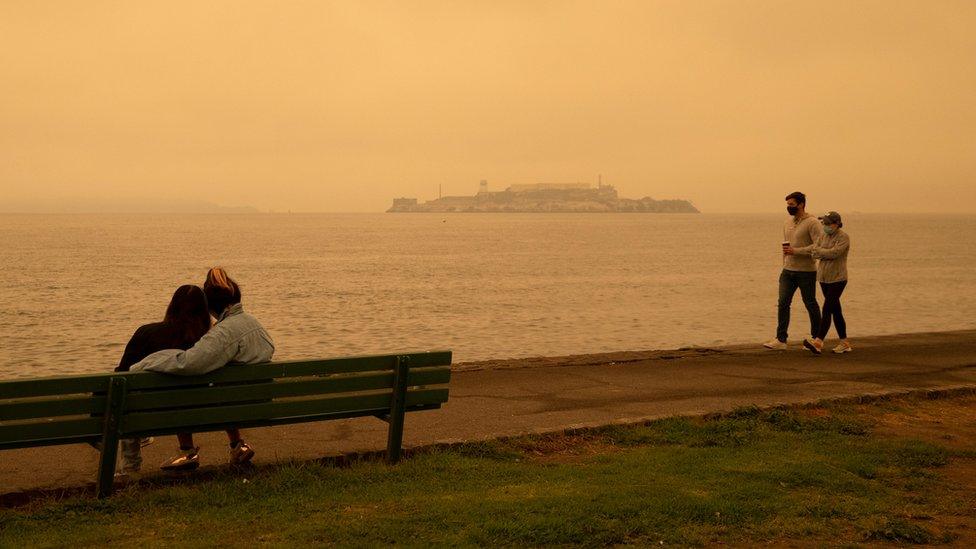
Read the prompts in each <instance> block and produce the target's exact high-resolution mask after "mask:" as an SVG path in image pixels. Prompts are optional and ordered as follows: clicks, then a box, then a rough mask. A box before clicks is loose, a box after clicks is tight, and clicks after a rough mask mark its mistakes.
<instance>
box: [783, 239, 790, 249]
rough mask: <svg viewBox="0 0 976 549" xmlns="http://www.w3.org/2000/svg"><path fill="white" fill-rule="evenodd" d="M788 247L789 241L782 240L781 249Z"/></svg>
mask: <svg viewBox="0 0 976 549" xmlns="http://www.w3.org/2000/svg"><path fill="white" fill-rule="evenodd" d="M789 245H790V241H789V240H784V241H783V247H784V248H785V247H787V246H789Z"/></svg>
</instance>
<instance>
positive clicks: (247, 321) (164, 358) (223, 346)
mask: <svg viewBox="0 0 976 549" xmlns="http://www.w3.org/2000/svg"><path fill="white" fill-rule="evenodd" d="M203 292H204V294H205V295H206V297H207V305H208V307H209V309H210V313H211V314H212V315H213V316H214V317H215V318H216V319H217V323H216V324H214V325H213V327H212V328H210V331H209V332H207V333H206V334H205V335H204V336H203V337H201V338H200V339H199V341H197V342H196V344H194V345H193V346H192V347H190V348H189V349H187V350H180V349H166V350H162V351H158V352H155V353H152V354H151V355H149V356H147V357H146V358H144V359H143V360H141V361H140V362H138V363H137V364H135V365H134V366H133V367H132V369H133V370H146V371H150V372H161V373H166V374H174V375H182V376H195V375H203V374H206V373H209V372H212V371H214V370H217V369H219V368H223V367H224V366H226V365H228V364H257V363H261V362H268V361H269V360H271V357H272V356H273V355H274V352H275V346H274V341H272V339H271V336H270V335H268V332H267V331H266V330H265V329H264V327H263V326H261V323H259V322H258V321H257V319H256V318H254V317H253V316H251V315H249V314H247V313H245V312H244V307H243V306H242V305H241V289H240V286H238V285H237V283H236V282H234V280H233V279H231V278H230V277H229V276H228V275H227V272H226V271H225V270H224V269H222V268H220V267H214V268H213V269H210V271H209V272H208V273H207V279H206V281H205V282H204V284H203ZM227 435H228V437H229V438H230V461H231V463H234V464H242V463H247V462H248V461H250V460H251V458H252V457H254V450H253V449H252V448H251V447H250V446H249V445H248V444H247V443H246V442H244V439H243V438H241V434H240V431H238V430H237V429H228V431H227ZM178 439H179V442H180V453H179V455H177V456H176V457H174V458H172V459H170V460H169V461H168V462H166V463H164V467H166V468H170V469H173V468H176V469H184V468H187V469H189V468H195V467H196V465H194V463H198V461H199V455H198V452H199V448H197V447H195V446H194V445H193V435H192V434H191V433H181V434H179V435H178Z"/></svg>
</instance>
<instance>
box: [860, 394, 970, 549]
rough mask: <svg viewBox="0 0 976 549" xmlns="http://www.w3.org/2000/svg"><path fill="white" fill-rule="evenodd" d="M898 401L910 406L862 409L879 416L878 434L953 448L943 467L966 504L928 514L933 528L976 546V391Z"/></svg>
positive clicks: (947, 479) (955, 492)
mask: <svg viewBox="0 0 976 549" xmlns="http://www.w3.org/2000/svg"><path fill="white" fill-rule="evenodd" d="M896 404H904V405H903V406H899V407H898V409H897V410H893V409H886V410H878V409H877V408H874V409H872V408H871V407H870V406H864V407H861V408H862V409H863V411H864V412H865V413H869V414H871V413H872V412H873V414H872V415H874V416H876V418H877V422H878V423H877V425H876V426H875V428H874V429H873V431H874V434H875V435H877V436H887V437H893V438H894V437H897V438H915V439H920V440H924V441H926V442H930V443H933V444H937V445H940V446H943V447H945V448H948V449H949V450H950V451H952V452H953V454H954V455H953V456H952V457H951V458H950V460H949V464H948V465H946V466H945V467H942V468H940V469H939V472H940V474H941V475H943V478H944V479H945V489H946V490H947V491H948V492H950V493H951V494H952V495H954V496H956V497H958V498H959V499H960V500H962V501H964V502H965V505H966V508H965V509H962V510H960V511H959V512H958V513H952V512H948V511H947V512H946V513H943V514H939V515H936V516H931V517H923V518H924V520H925V522H926V527H928V528H929V529H930V530H934V531H939V532H951V533H952V535H953V537H954V538H955V539H954V540H953V541H952V545H954V546H959V547H976V396H967V397H959V398H950V399H933V400H926V399H911V400H909V401H904V402H898V403H896ZM912 518H917V517H912Z"/></svg>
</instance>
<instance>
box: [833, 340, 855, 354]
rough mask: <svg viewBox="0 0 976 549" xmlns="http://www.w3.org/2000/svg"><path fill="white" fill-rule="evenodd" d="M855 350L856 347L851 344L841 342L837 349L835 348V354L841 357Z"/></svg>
mask: <svg viewBox="0 0 976 549" xmlns="http://www.w3.org/2000/svg"><path fill="white" fill-rule="evenodd" d="M853 350H854V347H851V344H850V343H848V342H846V341H841V342H840V343H839V344H838V345H837V346H836V347H834V352H835V353H837V354H839V355H842V354H844V353H849V352H851V351H853Z"/></svg>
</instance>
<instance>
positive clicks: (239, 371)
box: [0, 351, 451, 497]
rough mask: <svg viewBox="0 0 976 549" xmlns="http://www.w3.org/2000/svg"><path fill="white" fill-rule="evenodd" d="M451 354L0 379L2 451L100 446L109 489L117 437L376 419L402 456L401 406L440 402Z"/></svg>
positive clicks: (102, 484) (103, 482) (392, 456)
mask: <svg viewBox="0 0 976 549" xmlns="http://www.w3.org/2000/svg"><path fill="white" fill-rule="evenodd" d="M450 379H451V352H450V351H437V352H426V353H410V354H400V355H383V356H361V357H347V358H333V359H323V360H301V361H288V362H269V363H266V364H254V365H247V366H244V365H232V366H227V367H224V368H221V369H220V370H217V371H215V372H212V373H210V374H207V375H205V376H195V377H181V376H174V375H166V374H157V373H153V372H124V373H115V372H112V373H105V374H93V375H80V376H57V377H46V378H35V379H21V380H11V381H0V450H3V449H9V448H24V447H30V446H46V445H57V444H74V443H79V442H90V443H92V442H94V443H97V442H101V457H100V460H99V467H98V481H97V483H96V486H97V494H98V497H104V496H107V495H109V494H111V492H112V481H113V476H114V474H115V463H116V457H117V453H118V441H119V439H120V438H135V437H146V436H159V435H172V434H175V433H179V432H203V431H217V430H222V429H225V428H227V427H241V428H247V427H265V426H270V425H284V424H288V423H301V422H307V421H322V420H329V419H340V418H350V417H361V416H376V417H379V418H380V419H383V420H385V421H387V422H388V423H389V424H390V426H389V434H388V437H387V447H386V448H387V458H388V460H389V461H390V462H391V463H395V462H397V461H398V460H399V459H400V454H401V446H402V441H403V417H404V414H405V413H406V412H413V411H419V410H430V409H435V408H440V406H441V404H443V403H445V402H447V396H448V387H447V385H448V383H449V382H450Z"/></svg>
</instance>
